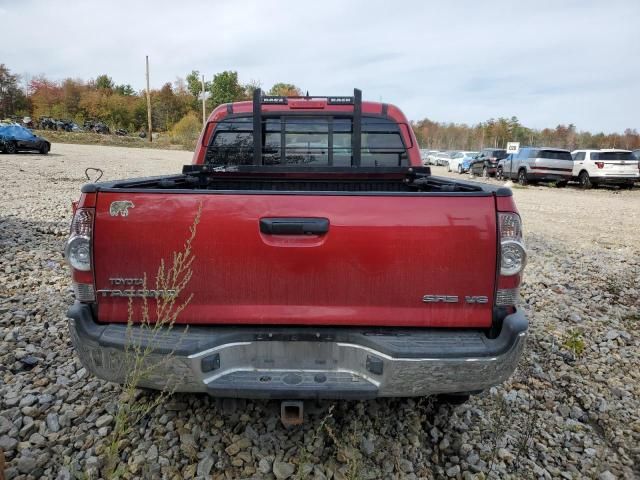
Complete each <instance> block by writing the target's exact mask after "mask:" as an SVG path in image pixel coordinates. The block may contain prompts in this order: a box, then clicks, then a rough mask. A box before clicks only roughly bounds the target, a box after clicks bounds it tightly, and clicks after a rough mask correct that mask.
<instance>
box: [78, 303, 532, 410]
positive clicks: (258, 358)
mask: <svg viewBox="0 0 640 480" xmlns="http://www.w3.org/2000/svg"><path fill="white" fill-rule="evenodd" d="M68 316H69V317H70V320H69V328H70V332H71V338H72V340H73V344H74V346H75V348H76V352H77V354H78V356H79V357H80V360H81V362H82V364H83V365H84V366H85V367H86V368H87V370H89V371H90V372H92V373H93V374H94V375H96V376H97V377H100V378H102V379H105V380H108V381H112V382H116V383H123V382H124V381H125V376H126V373H127V372H128V371H130V370H131V369H130V365H131V364H132V363H131V362H132V359H133V355H132V349H131V348H129V346H130V345H134V344H135V345H140V346H141V347H143V350H147V351H148V352H149V353H148V355H147V356H145V357H144V364H145V368H144V370H145V374H144V375H143V376H142V378H141V379H140V381H139V382H138V384H139V386H141V387H147V388H154V389H164V388H168V389H171V390H173V391H183V392H207V393H210V394H212V395H215V396H220V397H239V398H287V399H294V398H374V397H407V396H424V395H432V394H440V393H459V392H470V391H478V390H484V389H487V388H489V387H491V386H494V385H497V384H500V383H502V382H503V381H504V380H506V379H507V378H508V377H509V376H510V375H511V374H512V373H513V371H514V369H515V368H516V365H517V363H518V360H519V358H520V356H521V354H522V350H523V348H524V344H525V341H526V336H527V329H528V322H527V319H526V317H525V316H524V314H523V313H522V311H521V310H518V311H517V312H516V313H514V314H512V315H509V316H507V317H506V318H505V320H504V322H503V328H502V331H501V332H500V335H499V336H498V337H497V338H495V339H488V338H487V337H486V336H485V335H484V333H482V332H480V331H475V330H455V329H407V328H404V329H394V328H384V329H381V328H377V329H373V328H369V329H368V328H361V327H334V328H324V327H322V328H316V327H265V326H255V327H247V326H237V327H228V326H211V327H190V328H188V329H185V328H183V327H178V326H176V327H174V328H173V329H171V330H164V329H163V330H159V331H156V332H154V331H153V330H152V329H151V328H147V327H140V326H134V327H130V328H129V329H128V328H127V326H126V325H122V324H108V325H103V324H98V323H96V322H95V321H94V319H93V315H92V312H91V309H90V308H89V307H88V306H87V305H83V304H79V303H76V304H75V305H74V306H72V307H71V308H70V309H69V313H68ZM147 347H150V348H148V349H147Z"/></svg>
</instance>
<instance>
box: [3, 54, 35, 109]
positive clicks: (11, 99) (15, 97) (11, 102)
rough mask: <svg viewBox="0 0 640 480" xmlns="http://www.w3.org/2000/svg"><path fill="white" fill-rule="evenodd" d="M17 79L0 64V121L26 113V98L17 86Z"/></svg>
mask: <svg viewBox="0 0 640 480" xmlns="http://www.w3.org/2000/svg"><path fill="white" fill-rule="evenodd" d="M18 81H19V77H18V76H17V75H13V74H12V73H11V71H10V70H9V69H8V68H7V67H6V66H5V65H4V64H0V120H2V119H3V118H4V117H7V116H11V115H15V114H17V113H19V112H22V113H26V109H27V107H28V102H27V98H26V96H25V94H24V92H23V91H22V90H21V89H20V87H19V86H18Z"/></svg>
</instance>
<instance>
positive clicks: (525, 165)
mask: <svg viewBox="0 0 640 480" xmlns="http://www.w3.org/2000/svg"><path fill="white" fill-rule="evenodd" d="M572 173H573V158H572V157H571V153H570V152H569V150H563V149H561V148H546V147H524V148H521V149H520V151H519V152H518V153H516V154H511V155H509V156H508V157H507V158H505V159H503V160H500V163H499V164H498V171H497V176H498V178H510V179H512V180H518V183H519V184H520V185H526V184H527V183H530V182H531V183H533V182H538V181H544V182H556V185H557V186H558V187H565V186H566V185H567V182H568V181H569V180H571V176H572Z"/></svg>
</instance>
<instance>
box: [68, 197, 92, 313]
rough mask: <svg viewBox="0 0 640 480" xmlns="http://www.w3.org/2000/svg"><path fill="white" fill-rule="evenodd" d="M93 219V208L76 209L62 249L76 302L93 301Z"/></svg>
mask: <svg viewBox="0 0 640 480" xmlns="http://www.w3.org/2000/svg"><path fill="white" fill-rule="evenodd" d="M93 217H94V209H93V208H76V210H75V213H74V215H73V220H72V221H71V229H70V232H69V239H68V240H67V244H66V245H65V249H64V254H65V258H66V259H67V262H68V263H69V265H70V266H71V268H72V274H73V290H74V292H75V294H76V300H78V301H80V302H93V301H94V300H95V292H94V286H93V273H92V271H91V270H92V258H91V257H92V251H91V237H92V234H93Z"/></svg>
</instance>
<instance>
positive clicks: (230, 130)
mask: <svg viewBox="0 0 640 480" xmlns="http://www.w3.org/2000/svg"><path fill="white" fill-rule="evenodd" d="M351 140H352V120H351V118H340V117H322V116H315V117H304V116H293V115H291V116H280V117H270V118H269V117H267V118H264V119H263V122H262V145H263V147H262V163H263V164H264V165H274V166H278V165H281V166H292V165H295V166H312V167H316V166H342V167H344V166H351V165H352V164H353V155H352V146H351ZM360 155H361V160H360V165H361V166H363V167H376V166H384V167H394V166H405V165H408V163H409V162H408V156H407V149H406V147H405V145H404V142H403V139H402V136H401V134H400V128H399V126H398V124H396V123H394V122H393V121H390V120H387V119H383V118H376V117H363V118H362V137H361V154H360ZM205 161H206V163H208V164H210V165H251V164H253V161H254V160H253V119H252V118H251V117H238V118H231V119H228V120H224V121H222V122H219V123H218V124H217V125H216V127H215V130H214V134H213V136H212V139H211V141H210V143H209V146H208V148H207V153H206V158H205Z"/></svg>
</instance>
